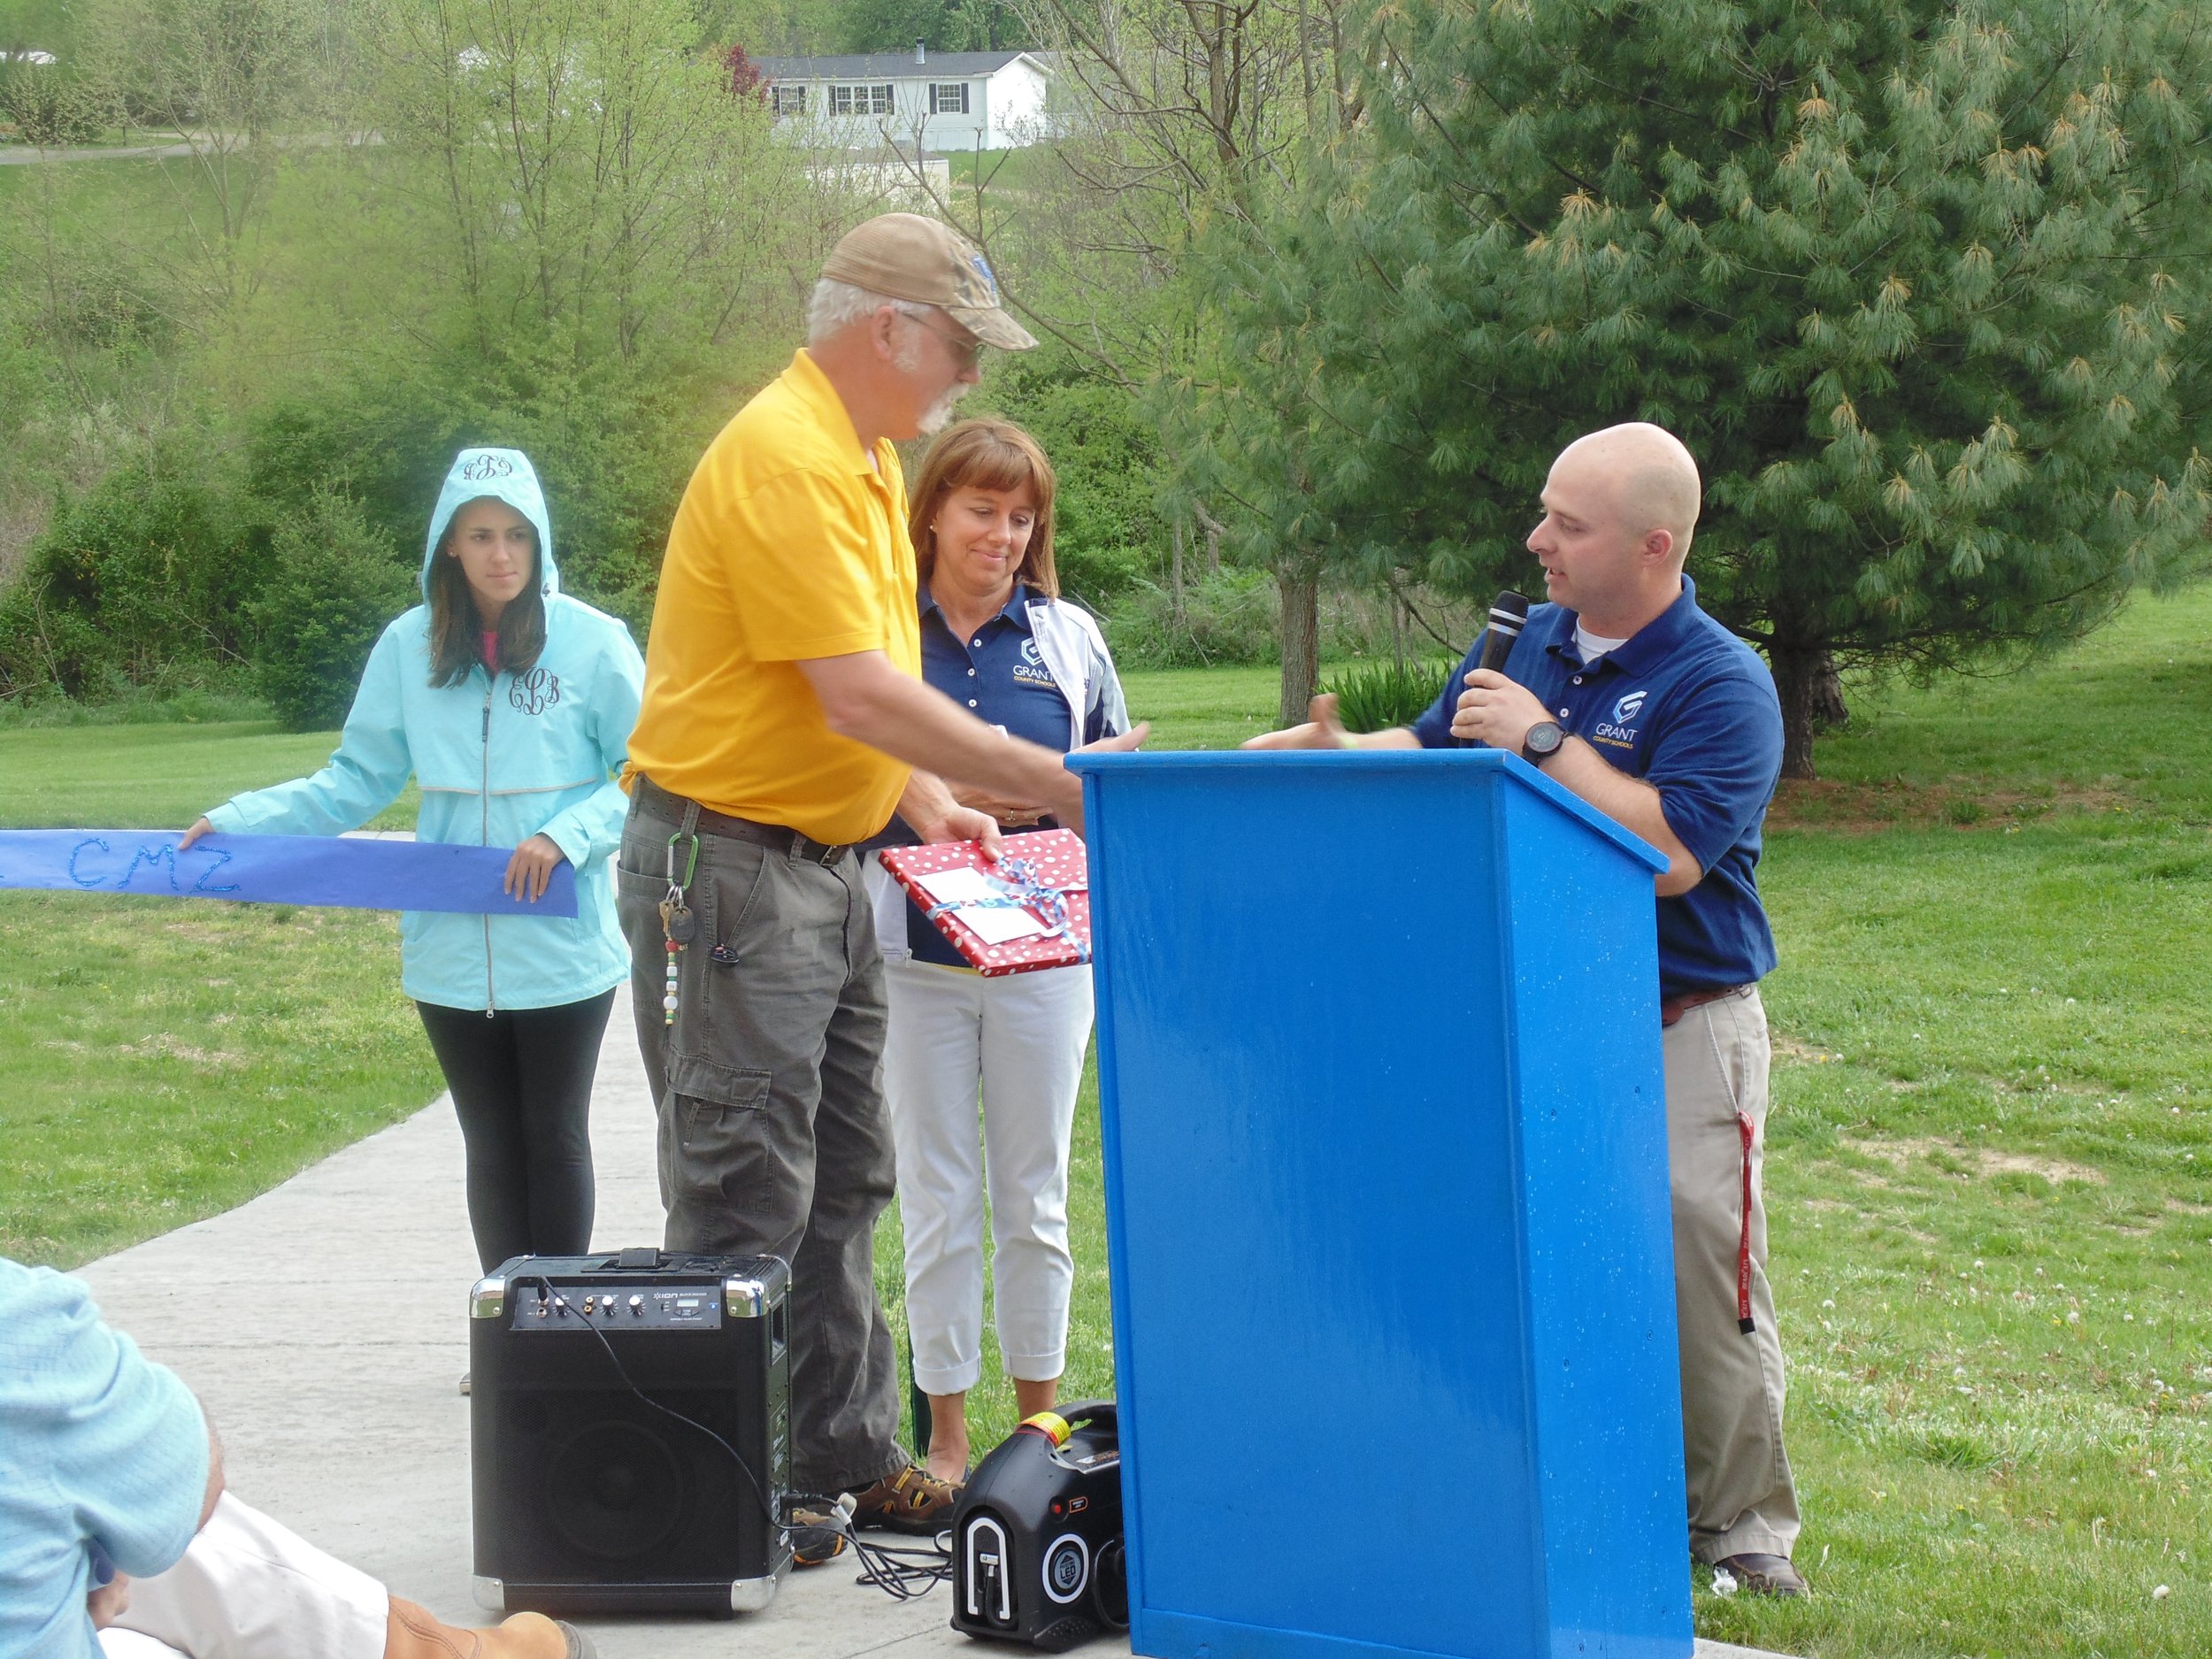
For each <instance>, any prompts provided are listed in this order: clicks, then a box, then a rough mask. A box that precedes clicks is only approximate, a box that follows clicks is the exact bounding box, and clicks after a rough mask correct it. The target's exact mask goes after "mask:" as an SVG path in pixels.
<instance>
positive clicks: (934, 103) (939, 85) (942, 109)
mask: <svg viewBox="0 0 2212 1659" xmlns="http://www.w3.org/2000/svg"><path fill="white" fill-rule="evenodd" d="M929 112H930V113H931V114H932V115H965V114H966V113H967V112H968V83H967V82H966V81H957V82H955V83H952V84H950V85H947V84H945V83H944V82H941V81H933V82H932V83H931V85H930V88H929Z"/></svg>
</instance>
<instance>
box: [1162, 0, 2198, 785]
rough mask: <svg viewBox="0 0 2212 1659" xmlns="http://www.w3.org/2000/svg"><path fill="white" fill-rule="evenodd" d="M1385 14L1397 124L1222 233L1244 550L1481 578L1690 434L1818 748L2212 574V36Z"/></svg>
mask: <svg viewBox="0 0 2212 1659" xmlns="http://www.w3.org/2000/svg"><path fill="white" fill-rule="evenodd" d="M1366 20H1367V33H1366V36H1365V41H1366V51H1365V56H1364V58H1363V64H1362V73H1363V80H1362V82H1361V84H1362V87H1363V92H1364V112H1365V119H1364V120H1363V123H1362V124H1361V125H1360V127H1358V128H1357V129H1356V131H1354V132H1351V133H1349V134H1345V135H1344V136H1342V137H1341V138H1340V139H1339V140H1337V141H1336V142H1333V143H1332V144H1331V145H1330V146H1329V147H1328V149H1327V150H1326V152H1325V154H1324V155H1323V156H1321V157H1318V158H1317V161H1316V163H1315V165H1313V167H1312V169H1311V172H1310V175H1309V180H1308V183H1307V186H1306V188H1304V189H1303V190H1302V191H1301V192H1297V193H1294V194H1291V195H1286V196H1275V197H1271V198H1268V199H1265V200H1263V202H1262V203H1261V204H1259V206H1258V207H1257V208H1256V210H1255V211H1254V212H1253V213H1252V214H1251V215H1250V216H1248V217H1246V218H1233V217H1226V216H1225V217H1224V218H1222V219H1220V220H1219V221H1217V225H1216V227H1215V228H1214V233H1213V234H1212V236H1211V238H1210V242H1209V244H1208V249H1207V252H1208V256H1209V257H1208V258H1207V259H1206V260H1205V261H1204V268H1205V269H1206V271H1207V272H1208V273H1210V276H1211V278H1212V279H1213V281H1214V283H1215V288H1214V293H1215V295H1216V296H1217V298H1218V300H1219V301H1220V303H1222V304H1223V306H1224V308H1225V312H1226V314H1227V319H1228V328H1229V349H1230V350H1231V351H1232V353H1233V356H1234V357H1235V360H1236V362H1237V363H1238V365H1240V367H1239V369H1238V370H1237V371H1235V372H1233V373H1225V374H1223V375H1222V376H1220V377H1219V378H1218V379H1217V380H1214V381H1213V382H1212V383H1211V384H1197V385H1194V388H1193V390H1194V403H1195V404H1196V405H1197V408H1198V410H1199V411H1200V421H1199V428H1200V433H1201V435H1202V442H1201V443H1200V444H1199V445H1198V446H1197V448H1198V450H1199V452H1200V454H1201V456H1202V459H1203V461H1204V462H1206V463H1209V464H1210V475H1211V479H1212V482H1213V487H1214V488H1216V489H1217V491H1218V492H1220V493H1221V494H1223V495H1228V496H1231V497H1233V499H1235V500H1236V501H1238V502H1239V503H1240V504H1242V505H1243V506H1244V507H1245V508H1246V509H1247V511H1248V517H1247V518H1246V520H1245V526H1246V530H1247V534H1248V536H1249V537H1250V538H1251V539H1252V540H1254V541H1258V542H1261V543H1264V544H1267V545H1271V546H1272V547H1274V548H1276V549H1308V550H1310V557H1313V558H1315V559H1316V560H1317V561H1322V562H1325V563H1326V564H1329V565H1333V566H1335V567H1337V568H1339V569H1341V570H1347V571H1350V572H1360V573H1364V574H1367V575H1369V576H1371V577H1372V576H1376V575H1379V573H1381V572H1386V571H1388V570H1391V569H1394V568H1407V567H1410V568H1413V569H1416V570H1419V571H1422V572H1426V573H1427V574H1428V575H1429V576H1430V577H1431V578H1432V580H1440V581H1441V582H1443V583H1444V584H1446V585H1448V586H1450V587H1453V588H1461V589H1479V590H1486V589H1487V588H1489V587H1491V586H1494V585H1497V584H1499V583H1501V582H1504V581H1509V580H1512V579H1513V578H1514V577H1515V576H1517V575H1519V574H1521V573H1523V572H1525V570H1526V565H1527V559H1526V554H1525V551H1524V549H1523V547H1522V539H1523V537H1524V536H1525V534H1526V532H1527V530H1528V528H1529V526H1530V525H1531V524H1532V522H1533V519H1534V518H1535V516H1536V513H1537V509H1536V506H1535V503H1536V499H1537V496H1538V495H1539V493H1540V489H1541V488H1542V484H1543V480H1544V477H1545V473H1546V472H1547V470H1548V465H1549V464H1550V462H1551V460H1552V458H1553V457H1554V456H1555V454H1556V453H1557V452H1558V450H1559V449H1561V448H1562V447H1563V445H1564V444H1565V443H1566V442H1569V441H1570V440H1571V439H1572V438H1574V437H1575V436H1578V435H1579V434H1582V433H1585V432H1587V431H1590V430H1593V429H1594V428H1596V427H1598V426H1604V425H1608V424H1610V423H1612V422H1616V421H1624V420H1634V419H1644V420H1651V421H1655V422H1658V423H1659V424H1661V425H1663V426H1667V427H1669V428H1670V429H1671V430H1672V431H1674V432H1676V433H1677V434H1679V435H1680V436H1682V437H1683V438H1684V439H1685V440H1686V442H1687V443H1688V444H1689V446H1690V449H1691V450H1692V452H1693V453H1694V455H1695V456H1696V457H1698V459H1699V461H1700V463H1701V466H1702V469H1703V471H1704V474H1705V480H1706V505H1705V516H1704V518H1703V521H1702V522H1701V525H1700V526H1699V530H1698V535H1697V541H1696V546H1695V549H1694V550H1693V553H1692V555H1691V560H1692V565H1691V568H1692V573H1693V574H1694V576H1695V577H1696V578H1697V580H1698V581H1699V584H1700V597H1701V602H1702V603H1705V604H1706V605H1707V606H1708V608H1709V609H1711V610H1713V611H1715V612H1716V613H1717V615H1719V616H1720V617H1721V618H1723V619H1724V620H1725V621H1726V622H1728V623H1729V624H1730V625H1731V626H1732V627H1734V628H1735V629H1737V631H1739V632H1740V633H1741V634H1745V635H1746V636H1747V637H1748V638H1751V639H1752V640H1754V641H1756V642H1758V643H1760V644H1762V645H1763V646H1764V647H1765V648H1766V649H1767V650H1768V653H1769V656H1770V660H1771V661H1772V663H1773V665H1774V668H1775V671H1776V675H1777V679H1778V681H1779V683H1780V687H1781V690H1782V692H1783V697H1784V704H1785V710H1786V713H1787V714H1788V715H1789V716H1790V718H1791V724H1792V739H1793V748H1794V749H1795V751H1796V753H1797V754H1798V756H1799V757H1801V758H1803V759H1807V760H1809V753H1810V750H1809V737H1810V725H1809V713H1810V709H1811V703H1812V700H1813V697H1814V695H1815V693H1816V682H1817V680H1818V679H1819V677H1820V675H1821V674H1822V673H1823V672H1825V671H1827V670H1828V669H1829V667H1830V664H1832V661H1833V660H1834V659H1835V658H1837V657H1841V658H1842V659H1843V660H1845V661H1847V662H1849V661H1876V662H1889V663H1898V662H1903V663H1910V664H1917V665H1920V666H1922V667H1924V668H1934V667H1948V666H1953V665H1957V664H1965V663H1976V664H1984V665H1986V664H1989V663H1990V662H1991V660H1992V659H1993V658H1997V659H2001V660H2012V661H2016V660H2019V659H2021V658H2023V657H2029V656H2032V655H2034V654H2036V653H2039V652H2042V651H2047V650H2048V649H2054V648H2055V646H2057V645H2059V644H2062V643H2065V642H2068V641H2072V640H2074V639H2077V638H2078V637H2079V636H2080V635H2081V634H2083V633H2085V631H2087V630H2088V629H2089V628H2090V627H2092V626H2095V625H2096V624H2097V623H2099V622H2101V620H2103V619H2104V618H2106V617H2107V616H2108V615H2109V614H2110V613H2111V611H2112V610H2113V608H2114V607H2115V605H2116V603H2118V602H2119V600H2120V598H2121V597H2122V596H2123V595H2124V594H2125V593H2126V592H2127V591H2128V590H2129V589H2130V588H2131V587H2132V586H2134V585H2136V584H2138V583H2149V584H2153V585H2171V584H2174V583H2177V582H2179V581H2182V580H2187V579H2190V578H2192V577H2193V576H2195V575H2197V574H2199V573H2200V572H2201V570H2202V568H2203V558H2204V553H2205V538H2204V526H2205V523H2206V520H2207V518H2208V511H2212V497H2208V494H2207V484H2208V481H2212V474H2208V471H2207V464H2206V461H2205V458H2204V456H2203V454H2202V450H2203V449H2205V448H2206V447H2208V445H2207V442H2206V440H2207V434H2208V429H2212V428H2208V420H2212V396H2208V393H2212V380H2208V376H2207V362H2206V357H2205V351H2206V346H2205V341H2206V339H2207V331H2208V326H2212V289H2208V285H2207V283H2206V281H2205V277H2204V273H2205V270H2206V268H2207V265H2208V256H2212V242H2208V236H2212V213H2208V211H2207V210H2208V205H2212V161H2208V154H2212V152H2208V147H2207V144H2206V142H2205V133H2206V128H2205V119H2204V111H2205V94H2206V89H2207V88H2208V86H2212V32H2208V30H2207V29H2206V27H2205V21H2204V17H2203V14H2202V12H2201V9H2200V8H2199V7H2195V6H2193V5H2177V4H2173V0H2116V3H2113V4H2091V3H2090V0H2013V3H2010V4H2002V3H1998V4H1992V3H1987V0H1963V3H1962V4H1950V3H1948V0H1857V3H1856V4H1845V5H1836V6H1824V7H1806V6H1801V5H1796V4H1787V3H1786V0H1753V3H1752V4H1709V3H1706V0H1680V3H1676V4H1644V3H1643V0H1550V3H1548V4H1503V5H1495V6H1492V5H1484V6H1466V5H1463V4H1455V0H1408V3H1407V4H1394V5H1391V6H1388V7H1383V8H1379V9H1376V10H1375V11H1373V12H1371V13H1370V14H1369V16H1368V18H1367V19H1366Z"/></svg>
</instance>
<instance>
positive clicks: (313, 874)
mask: <svg viewBox="0 0 2212 1659" xmlns="http://www.w3.org/2000/svg"><path fill="white" fill-rule="evenodd" d="M178 840H179V837H177V836H176V835H174V834H173V833H168V832H166V831H161V830H116V829H77V830H0V887H29V888H42V889H45V890H47V891H50V892H64V893H67V892H77V893H136V894H154V895H160V896H162V897H165V898H203V899H232V900H236V901H241V902H246V903H253V904H311V905H328V906H333V907H336V908H340V909H346V910H443V911H454V912H460V913H464V914H472V915H473V914H484V915H491V916H540V917H572V916H574V915H575V914H576V872H575V871H574V870H573V869H572V867H571V866H569V865H568V864H562V865H560V866H559V867H558V868H557V869H556V870H555V871H554V872H553V876H552V879H551V880H550V881H549V882H548V883H547V885H546V889H545V896H544V897H542V898H541V899H540V900H539V901H538V902H536V903H535V904H533V903H531V902H529V901H528V900H526V899H517V898H513V897H511V896H510V895H507V894H506V893H504V892H503V891H501V883H502V881H503V879H504V878H505V875H506V872H507V861H508V858H509V857H510V856H511V854H510V850H509V849H506V848H504V847H456V846H452V845H449V844H448V843H446V842H443V841H352V840H342V839H339V838H336V837H328V836H321V835H206V836H203V837H201V839H200V840H199V841H196V842H195V843H194V844H193V845H192V846H191V847H189V848H188V849H184V850H183V851H181V852H180V851H179V850H178V849H177V841H178Z"/></svg>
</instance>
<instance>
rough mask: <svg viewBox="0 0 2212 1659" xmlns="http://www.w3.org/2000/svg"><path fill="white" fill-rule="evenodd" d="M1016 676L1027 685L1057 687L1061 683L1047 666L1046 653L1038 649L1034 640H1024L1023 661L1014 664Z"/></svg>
mask: <svg viewBox="0 0 2212 1659" xmlns="http://www.w3.org/2000/svg"><path fill="white" fill-rule="evenodd" d="M1014 678H1015V679H1017V680H1020V681H1021V682H1022V683H1023V684H1024V685H1025V686H1054V687H1056V686H1058V685H1059V683H1060V682H1059V681H1058V680H1055V679H1054V678H1053V677H1052V671H1051V670H1050V669H1049V668H1047V667H1046V666H1045V658H1044V653H1043V652H1042V651H1040V650H1039V649H1037V641H1034V640H1024V641H1022V652H1021V661H1019V662H1018V663H1016V664H1014Z"/></svg>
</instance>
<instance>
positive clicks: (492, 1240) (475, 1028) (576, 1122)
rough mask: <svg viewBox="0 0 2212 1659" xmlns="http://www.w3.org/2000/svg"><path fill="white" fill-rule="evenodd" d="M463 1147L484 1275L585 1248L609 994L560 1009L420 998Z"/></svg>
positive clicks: (588, 1234)
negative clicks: (511, 1260) (488, 1007)
mask: <svg viewBox="0 0 2212 1659" xmlns="http://www.w3.org/2000/svg"><path fill="white" fill-rule="evenodd" d="M415 1006H416V1007H417V1008H419V1009H420V1010H422V1024H423V1029H424V1030H425V1031H426V1032H428V1033H430V1046H431V1048H433V1049H434V1050H435V1051H436V1053H437V1056H438V1064H439V1067H440V1068H441V1069H442V1071H444V1072H445V1080H446V1087H449V1088H450V1089H451V1090H452V1091H453V1110H454V1112H455V1114H456V1115H457V1117H459V1118H460V1120H461V1138H462V1139H463V1140H464V1141H466V1142H467V1143H468V1171H469V1176H468V1188H469V1227H470V1229H471V1231H472V1232H473V1233H475V1234H476V1255H477V1258H478V1260H479V1261H480V1263H482V1264H483V1269H484V1271H486V1272H490V1271H491V1270H492V1269H493V1268H495V1267H497V1266H498V1265H499V1264H500V1263H502V1262H503V1261H505V1260H506V1259H507V1258H508V1257H509V1256H581V1255H582V1254H583V1253H584V1252H585V1251H586V1250H588V1249H589V1248H591V1216H592V1180H591V1079H592V1073H593V1072H594V1071H595V1070H597V1068H598V1064H599V1040H600V1038H601V1037H603V1036H604V1035H605V1034H606V1030H607V1014H608V1011H609V1010H611V1009H612V1008H613V1007H614V993H613V992H612V991H602V992H601V993H600V994H599V995H597V996H595V997H591V998H588V1000H586V1001H584V1002H564V1003H563V1004H561V1005H560V1006H559V1007H558V1008H518V1009H514V1010H502V1011H500V1012H498V1013H495V1014H492V1015H490V1016H488V1017H487V1016H486V1014H485V1012H484V1010H482V1009H474V1010H471V1009H465V1008H441V1007H439V1006H438V1005H437V1004H436V1003H434V1002H418V1003H416V1004H415Z"/></svg>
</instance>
